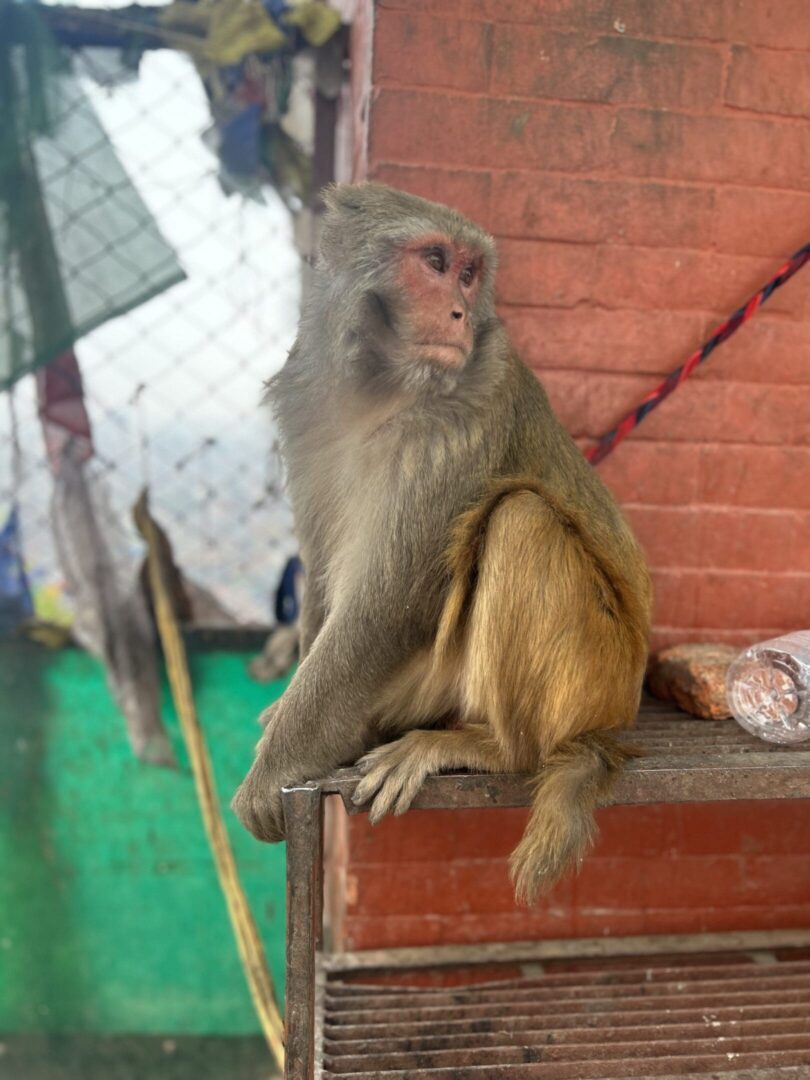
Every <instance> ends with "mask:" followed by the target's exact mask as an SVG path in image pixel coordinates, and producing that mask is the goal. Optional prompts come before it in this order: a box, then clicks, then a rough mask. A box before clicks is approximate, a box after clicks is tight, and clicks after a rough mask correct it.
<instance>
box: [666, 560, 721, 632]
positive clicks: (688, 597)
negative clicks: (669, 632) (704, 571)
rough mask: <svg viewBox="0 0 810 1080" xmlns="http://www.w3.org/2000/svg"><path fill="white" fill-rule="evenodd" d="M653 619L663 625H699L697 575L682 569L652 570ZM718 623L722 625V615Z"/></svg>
mask: <svg viewBox="0 0 810 1080" xmlns="http://www.w3.org/2000/svg"><path fill="white" fill-rule="evenodd" d="M652 579H653V601H654V609H653V611H654V621H655V623H656V625H665V626H690V627H695V626H699V625H700V622H699V621H698V610H697V601H698V584H699V582H698V576H697V575H696V574H695V573H694V572H685V571H683V570H662V569H657V568H656V569H654V570H653V571H652ZM719 625H721V626H722V625H724V624H723V620H722V617H721V618H720V619H719Z"/></svg>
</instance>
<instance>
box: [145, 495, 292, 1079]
mask: <svg viewBox="0 0 810 1080" xmlns="http://www.w3.org/2000/svg"><path fill="white" fill-rule="evenodd" d="M133 513H134V517H135V524H136V525H137V527H138V531H139V532H140V534H141V536H142V537H143V538H144V540H145V541H146V546H147V551H148V559H147V566H148V571H149V584H150V587H151V590H152V603H153V605H154V609H155V616H156V619H157V625H158V633H159V634H160V640H161V644H162V645H163V652H164V655H165V658H166V670H167V673H168V677H169V686H170V688H171V693H172V699H173V700H174V704H175V708H176V709H177V715H178V717H179V718H180V730H181V731H182V733H183V739H184V741H185V744H186V749H187V751H188V756H189V760H190V762H191V771H192V773H193V775H194V786H195V788H196V791H197V800H198V802H199V804H200V811H201V813H202V818H203V823H204V825H205V832H206V835H207V837H208V843H209V845H210V847H211V852H212V854H213V856H214V864H215V866H216V870H217V876H218V877H219V884H220V886H221V888H222V892H223V893H224V895H225V900H226V903H227V905H228V914H229V915H230V919H231V925H232V926H233V931H234V934H235V936H236V944H237V946H238V949H239V958H240V960H241V961H242V967H243V968H244V971H245V977H246V979H247V983H248V986H249V988H250V995H251V997H252V998H253V1004H254V1006H255V1009H256V1013H257V1015H258V1017H259V1021H260V1022H261V1025H262V1031H263V1032H264V1037H265V1039H266V1040H267V1045H268V1046H269V1047H270V1050H271V1052H272V1054H273V1057H274V1058H275V1059H276V1061H277V1062H278V1065H279V1068H280V1069H282V1071H283V1069H284V1023H283V1021H282V1019H281V1012H280V1010H279V1006H278V999H277V997H276V994H275V990H274V988H273V982H272V979H271V976H270V972H269V970H268V967H267V958H266V956H265V954H264V947H263V945H262V942H261V938H260V937H259V931H258V929H257V927H256V923H255V921H254V919H253V915H252V914H251V911H250V907H249V905H248V901H247V897H246V896H245V892H244V889H243V888H242V884H241V882H240V881H239V874H238V872H237V869H236V861H235V859H234V856H233V849H232V848H231V844H230V841H229V839H228V834H227V832H226V829H225V823H224V822H223V820H222V811H221V810H220V806H219V800H218V798H217V793H216V788H215V786H214V772H213V769H212V768H211V759H210V758H209V756H208V749H207V747H206V745H205V736H204V735H203V731H202V728H201V727H200V721H199V718H198V716H197V708H196V706H195V704H194V695H193V693H192V689H191V677H190V675H189V670H188V658H187V656H186V649H185V645H184V643H183V638H182V635H181V633H180V626H179V624H178V622H177V618H176V616H175V613H174V610H173V608H172V601H171V598H170V592H169V589H168V587H167V573H166V561H165V560H166V552H164V551H162V550H161V549H162V545H161V544H160V543H159V539H158V531H157V528H158V527H157V526H156V524H155V522H154V520H153V518H152V517H151V515H150V513H149V504H148V498H147V494H146V492H145V491H143V492H142V493H141V495H140V497H139V498H138V501H137V502H136V504H135V507H134V511H133Z"/></svg>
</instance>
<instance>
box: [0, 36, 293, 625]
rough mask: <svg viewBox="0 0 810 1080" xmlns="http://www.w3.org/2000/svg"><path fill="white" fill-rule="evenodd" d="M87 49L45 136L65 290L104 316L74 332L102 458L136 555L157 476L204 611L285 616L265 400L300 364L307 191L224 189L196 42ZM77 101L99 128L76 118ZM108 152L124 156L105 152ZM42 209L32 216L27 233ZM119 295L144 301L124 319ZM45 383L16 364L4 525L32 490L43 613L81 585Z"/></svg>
mask: <svg viewBox="0 0 810 1080" xmlns="http://www.w3.org/2000/svg"><path fill="white" fill-rule="evenodd" d="M71 55H72V57H73V59H72V73H68V74H67V75H65V78H68V77H69V78H70V79H71V80H72V81H71V82H70V84H69V86H68V84H67V83H57V93H56V105H55V108H56V109H57V111H59V110H61V114H62V116H61V119H62V121H64V122H63V123H61V125H60V126H61V130H62V132H63V133H64V132H65V131H67V145H66V146H62V147H61V148H60V147H58V146H57V147H56V148H54V145H53V142H52V140H49V139H48V138H47V137H46V136H32V139H31V145H32V164H33V166H34V167H35V168H36V170H37V173H38V176H39V179H40V182H41V184H42V185H43V202H44V204H45V212H46V218H47V226H48V230H49V231H50V233H51V236H52V240H53V242H54V246H55V251H54V252H53V255H54V258H55V260H56V263H57V265H58V268H59V270H60V273H61V278H62V286H63V295H62V298H61V299H62V301H63V302H64V303H65V304H67V305H68V306H72V307H73V308H74V309H75V308H76V307H77V306H81V305H82V304H84V306H85V308H86V309H87V312H86V318H85V322H84V324H83V325H84V326H86V327H87V328H88V330H89V332H87V333H82V334H81V335H80V336H79V337H78V340H76V341H75V357H76V360H77V361H78V370H80V373H81V383H82V385H83V397H84V403H85V405H86V412H87V415H88V416H89V424H90V432H89V435H90V437H91V439H92V446H93V450H94V453H93V456H92V458H91V460H90V462H89V464H88V466H87V468H88V469H90V470H91V471H92V473H93V474H94V478H95V480H94V482H96V483H97V485H98V486H99V490H100V491H102V493H103V497H104V498H105V500H106V502H107V504H108V512H109V515H110V516H111V517H112V518H114V519H115V521H116V524H117V525H120V533H121V537H122V538H123V541H122V542H123V544H124V545H125V547H126V548H127V549H128V550H127V556H128V557H132V556H135V557H138V554H139V551H140V548H139V541H138V539H137V537H136V534H135V531H134V529H133V528H132V525H131V507H132V504H133V502H134V501H135V498H136V496H137V494H138V492H139V490H140V489H141V488H142V487H143V486H148V488H149V491H150V495H151V508H152V512H153V514H154V516H155V517H156V518H157V519H158V520H159V521H160V522H161V523H162V524H163V525H164V527H165V528H166V530H167V532H168V535H169V537H170V539H171V542H172V545H173V547H174V554H175V559H176V562H177V565H178V566H179V568H180V569H181V571H182V573H183V575H184V576H185V577H186V578H187V579H188V581H189V582H190V587H191V589H192V594H193V596H194V597H195V598H196V601H197V603H195V617H196V618H198V619H200V620H202V621H205V622H208V623H229V622H234V621H236V622H240V623H245V622H259V623H267V622H269V621H272V610H273V607H272V594H273V590H274V588H275V586H276V585H277V583H278V580H279V576H280V573H281V570H282V567H283V565H284V562H285V561H286V559H287V558H288V556H289V555H291V554H292V553H293V552H294V550H295V544H294V541H293V539H292V535H291V529H290V526H291V520H290V514H289V511H288V509H287V507H286V504H285V502H284V499H283V493H282V476H281V470H280V465H279V461H278V457H277V454H276V453H275V452H274V449H273V447H274V431H273V425H272V420H271V417H270V416H269V413H268V410H267V409H266V408H264V407H263V406H262V405H261V398H262V389H263V382H264V381H265V380H266V379H267V378H268V377H269V376H270V375H272V374H273V373H274V372H275V371H276V370H278V368H279V367H280V366H281V364H282V363H283V362H284V359H285V356H286V352H287V349H288V348H289V346H290V344H291V342H292V340H293V336H294V332H295V325H296V322H297V315H298V303H299V289H300V260H299V255H298V253H297V250H296V245H295V238H294V222H293V215H292V213H291V210H290V208H289V201H290V200H287V204H286V205H285V202H284V201H282V198H281V197H279V195H278V194H277V193H276V191H275V190H273V188H272V187H269V186H267V185H264V186H261V187H260V186H258V185H256V186H254V187H253V188H252V190H251V191H250V192H248V194H247V195H246V194H245V193H244V192H236V193H231V194H230V195H228V194H226V190H225V187H227V184H226V185H223V178H222V169H221V156H220V157H218V156H217V153H216V152H215V150H214V149H213V143H212V137H211V135H210V130H211V128H212V108H211V94H210V92H209V91H207V89H206V88H205V86H204V82H203V80H202V79H201V75H200V70H199V65H195V63H193V62H192V60H191V59H189V57H188V56H187V55H186V54H185V53H184V52H182V51H176V50H173V49H171V48H161V49H159V50H150V51H146V52H145V53H143V55H141V56H140V57H139V62H138V64H137V70H136V71H129V72H127V67H126V64H125V63H123V62H122V54H121V51H120V50H111V49H109V48H107V49H96V48H93V49H83V50H79V51H74V52H72V54H71ZM123 59H124V60H126V57H125V56H124V58H123ZM93 114H94V116H95V121H97V125H96V128H95V129H93V128H92V122H95V121H93ZM88 116H89V117H90V121H88V119H87V118H88ZM71 117H72V118H73V119H74V120H76V124H78V123H79V119H81V118H82V117H83V118H84V121H83V122H85V126H87V124H88V123H89V124H90V127H89V128H88V129H87V130H84V129H82V131H81V132H79V128H78V127H77V128H76V130H75V131H73V132H72V133H71V131H70V121H71ZM91 121H92V122H91ZM92 130H95V131H96V132H97V136H95V137H91V136H92ZM88 131H90V134H88ZM77 132H79V133H78V134H77ZM93 138H95V142H94V141H93ZM82 139H84V142H82ZM102 150H104V152H105V153H107V152H109V151H111V152H112V156H113V157H114V158H115V159H117V163H118V166H117V169H116V168H112V167H111V166H109V164H106V165H105V164H104V163H103V162H102V160H101V158H100V157H99V156H98V155H99V154H100V153H101V152H102ZM45 176H47V178H48V181H47V185H46V182H45V180H44V179H43V177H45ZM132 189H134V193H135V196H134V198H133V199H131V205H130V206H129V207H128V209H127V214H124V215H123V218H122V217H121V215H119V220H115V219H114V217H113V216H111V212H112V211H113V210H114V209H115V207H116V205H119V204H120V203H121V201H122V199H123V198H124V196H125V195H127V193H129V195H131V194H132ZM127 197H129V196H128V195H127ZM293 201H294V200H293ZM133 206H134V209H133ZM127 215H128V216H127ZM24 220H25V218H24V215H23V214H17V216H16V222H17V228H18V231H19V228H20V222H21V221H24ZM6 225H7V228H6V229H5V232H4V231H3V230H2V229H0V239H2V238H3V237H4V236H5V238H6V245H7V247H6V252H5V253H4V256H5V257H4V260H3V266H4V291H3V298H2V299H0V333H4V334H5V335H6V338H7V341H8V342H9V343H10V344H9V349H10V351H11V352H12V353H13V352H14V349H15V348H16V349H17V352H18V353H19V347H20V345H21V343H22V345H23V346H24V345H25V344H26V341H25V338H26V333H27V332H28V331H30V326H28V330H26V326H27V325H28V323H27V322H26V319H27V320H28V322H30V321H31V320H30V317H29V316H30V312H29V313H28V314H27V315H26V317H25V318H24V319H22V322H19V321H18V322H17V323H15V318H16V316H15V310H14V308H15V304H16V306H17V308H18V309H21V308H24V307H25V303H24V302H23V300H21V299H20V294H21V293H22V292H25V289H24V288H21V287H20V282H22V286H25V285H26V281H25V273H26V268H25V266H24V265H23V266H22V267H20V266H15V261H14V258H13V254H14V253H13V244H11V242H10V241H9V240H8V237H9V235H11V236H12V238H13V233H14V226H15V213H14V211H11V210H8V208H7V221H6ZM26 227H28V226H27V224H26ZM148 241H150V242H152V248H153V249H154V250H153V251H152V253H151V254H150V252H149V251H148V250H147V249H148V247H149V243H148ZM155 252H157V254H155ZM40 255H41V251H40ZM149 259H152V262H151V263H149ZM161 260H162V261H161ZM22 261H23V263H24V260H22ZM147 264H148V265H147ZM157 271H159V273H158V272H157ZM28 272H29V274H32V273H34V271H33V270H32V269H31V268H30V267H29V270H28ZM156 275H157V276H156ZM31 280H32V279H31V278H30V277H29V281H28V283H27V284H28V291H29V292H30V289H31ZM150 281H151V282H153V284H154V288H152V289H151V290H150V288H149V283H150ZM172 281H174V283H173V284H172V283H171V282H172ZM136 286H137V287H136ZM117 290H118V291H120V296H119V295H117ZM150 291H152V292H154V293H155V295H152V296H151V298H146V297H147V295H148V293H149V292H150ZM46 300H47V303H48V304H50V308H49V309H48V311H45V312H42V313H40V321H41V322H42V323H43V324H48V325H52V324H53V321H54V320H55V319H56V318H57V315H58V311H57V308H58V307H59V305H58V304H55V303H54V301H53V298H52V297H51V298H47V297H46ZM119 301H120V303H119ZM27 302H28V306H29V307H30V303H31V301H30V297H28V301H27ZM94 303H96V305H97V307H98V312H96V313H95V314H93V311H94ZM117 309H119V310H120V309H126V310H124V313H122V314H118V315H117V316H116V315H115V311H116V310H117ZM24 314H25V312H24ZM70 314H72V321H73V324H74V326H75V325H76V323H77V321H78V320H77V317H76V312H75V310H73V311H72V312H71V313H70ZM94 324H97V325H95V328H92V327H93V325H94ZM31 333H33V332H31ZM31 333H29V337H30V336H31ZM33 337H36V334H33ZM28 344H29V345H30V341H29V342H28ZM35 345H36V342H34V346H35ZM71 371H72V375H71V374H70V373H68V376H67V377H68V378H71V377H72V378H76V377H77V372H76V370H74V369H71ZM40 378H41V376H40ZM12 382H13V385H11V383H12ZM44 392H45V391H44V390H43V387H42V385H40V386H39V401H38V392H37V386H36V385H35V376H33V375H31V374H26V375H25V376H23V377H22V378H19V379H16V380H9V385H8V388H7V390H6V393H5V394H4V395H2V397H3V398H4V399H5V400H0V525H2V522H3V521H5V520H7V518H8V513H9V512H10V510H11V509H12V508H13V507H14V506H16V507H17V508H18V510H19V513H18V525H19V539H20V544H21V548H22V553H23V560H24V565H25V569H26V573H27V576H28V581H29V585H30V588H31V592H32V594H33V597H34V604H35V608H36V612H37V614H38V615H41V616H43V617H45V618H53V617H54V616H57V617H61V616H62V615H63V614H64V612H65V611H66V610H69V606H70V600H69V597H67V596H65V595H64V588H63V586H62V581H63V572H62V569H61V568H60V564H59V560H58V558H57V553H56V551H55V546H54V536H53V527H52V520H51V512H50V508H49V502H50V497H51V489H52V476H51V473H52V468H53V461H51V462H50V466H49V458H48V452H47V447H46V441H45V436H47V434H48V431H47V424H48V415H47V414H48V408H49V407H51V408H52V407H53V406H54V405H55V406H58V405H59V401H58V400H57V399H58V398H59V395H58V394H56V398H55V400H54V402H51V403H50V404H48V403H45V404H43V394H44ZM57 411H58V410H57ZM52 412H53V408H52ZM51 419H52V417H51ZM69 426H70V425H69V424H68V427H69Z"/></svg>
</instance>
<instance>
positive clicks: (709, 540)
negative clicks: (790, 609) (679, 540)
mask: <svg viewBox="0 0 810 1080" xmlns="http://www.w3.org/2000/svg"><path fill="white" fill-rule="evenodd" d="M808 536H810V514H808V513H807V512H806V511H805V512H804V513H799V512H796V511H776V510H745V509H740V508H738V507H734V508H726V509H723V510H710V509H706V510H704V511H703V520H702V530H701V540H700V548H701V558H700V562H699V565H701V566H709V567H720V568H723V569H727V570H756V571H769V570H770V571H774V572H776V573H778V572H780V571H786V570H787V571H792V572H795V573H810V544H808Z"/></svg>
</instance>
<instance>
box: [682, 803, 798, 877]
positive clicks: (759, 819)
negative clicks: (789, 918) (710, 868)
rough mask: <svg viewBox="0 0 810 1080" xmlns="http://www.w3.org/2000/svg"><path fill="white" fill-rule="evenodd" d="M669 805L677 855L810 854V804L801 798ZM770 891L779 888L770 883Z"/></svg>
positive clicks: (791, 855)
mask: <svg viewBox="0 0 810 1080" xmlns="http://www.w3.org/2000/svg"><path fill="white" fill-rule="evenodd" d="M672 810H673V817H675V818H676V819H677V820H676V822H675V823H673V831H674V832H675V834H676V835H675V841H674V843H675V846H676V848H677V851H678V853H679V854H680V855H695V856H698V855H717V854H728V853H729V852H738V853H739V854H740V855H741V856H745V857H746V858H748V857H750V856H755V855H756V856H760V855H767V856H790V857H791V858H794V857H795V858H798V857H801V856H807V855H810V806H807V805H806V804H805V803H795V802H791V801H789V800H773V801H772V802H769V801H767V800H763V801H761V802H760V801H751V802H745V801H741V802H727V803H722V802H718V803H683V804H681V805H678V806H676V807H673V808H672ZM805 861H806V860H805ZM808 866H810V864H808ZM772 896H775V897H780V898H781V897H782V893H781V891H779V890H778V889H775V890H774V892H773V893H772Z"/></svg>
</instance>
